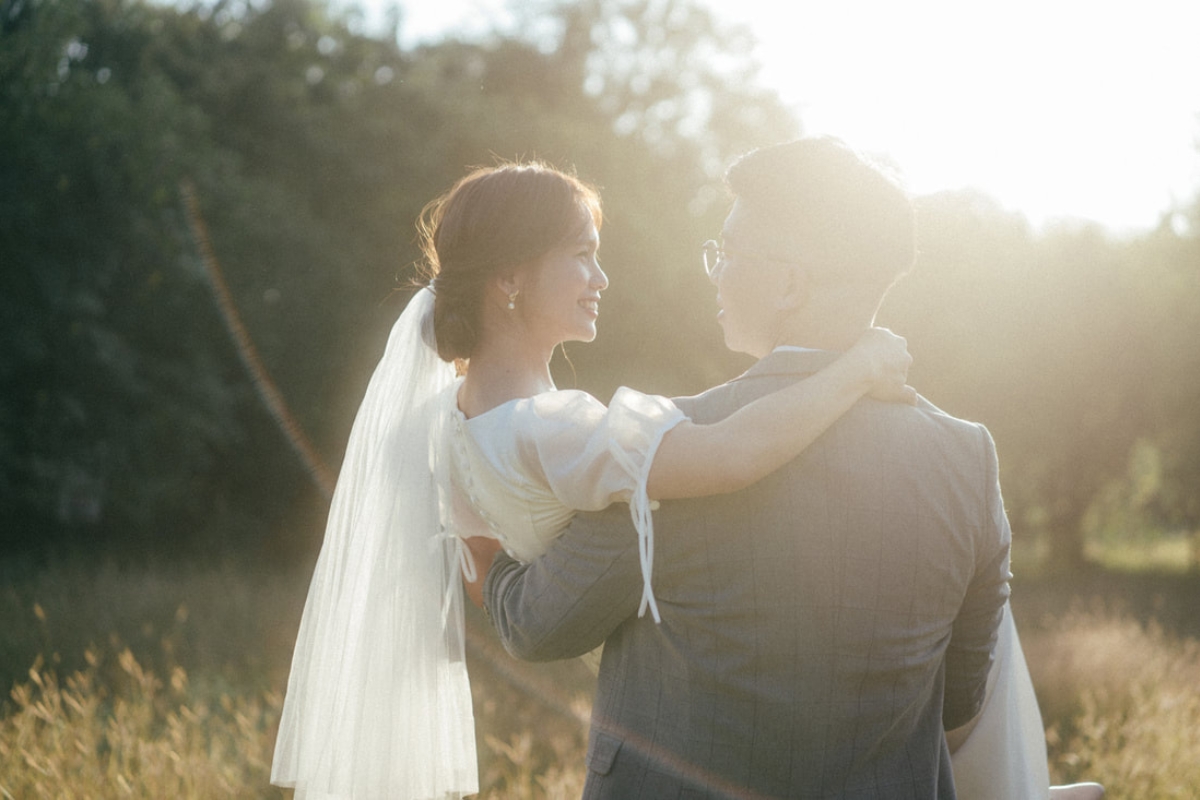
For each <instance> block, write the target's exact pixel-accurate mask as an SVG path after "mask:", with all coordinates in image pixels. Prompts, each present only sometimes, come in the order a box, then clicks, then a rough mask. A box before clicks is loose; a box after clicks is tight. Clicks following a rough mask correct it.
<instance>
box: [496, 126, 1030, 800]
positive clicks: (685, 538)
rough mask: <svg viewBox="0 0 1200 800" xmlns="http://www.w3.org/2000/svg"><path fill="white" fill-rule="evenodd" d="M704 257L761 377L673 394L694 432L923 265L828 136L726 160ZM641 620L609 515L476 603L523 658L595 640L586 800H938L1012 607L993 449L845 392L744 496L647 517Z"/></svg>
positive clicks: (816, 348) (977, 432) (801, 364)
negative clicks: (801, 443) (845, 409)
mask: <svg viewBox="0 0 1200 800" xmlns="http://www.w3.org/2000/svg"><path fill="white" fill-rule="evenodd" d="M727 182H728V185H729V188H730V189H731V190H732V193H733V195H734V197H735V201H734V204H733V207H732V210H731V212H730V214H729V216H728V218H727V219H726V220H725V225H724V229H723V230H722V234H721V236H722V242H721V244H720V245H719V246H718V245H715V244H710V246H709V247H708V248H706V265H707V268H708V269H709V273H710V277H711V279H712V282H713V283H714V285H715V286H716V288H717V300H718V304H719V306H720V308H721V312H720V314H719V315H718V319H719V321H720V324H721V326H722V328H723V329H724V334H725V342H726V344H727V345H728V346H729V347H730V348H732V349H733V350H737V351H741V352H745V353H749V354H750V355H753V356H755V357H757V358H759V359H760V360H759V362H758V363H757V364H756V365H755V366H754V367H752V368H751V369H750V370H749V371H748V372H746V373H745V374H744V375H742V376H741V377H739V378H737V379H735V380H733V381H730V382H729V383H727V384H724V385H722V386H718V387H716V388H714V389H711V390H709V391H707V392H705V393H704V394H701V395H699V396H697V397H692V398H686V399H681V400H679V401H677V402H678V404H679V406H680V408H682V409H683V410H684V412H685V413H687V414H688V415H689V416H690V417H691V418H692V419H693V420H694V421H695V422H697V423H709V422H713V421H715V420H718V419H721V418H722V417H725V416H727V415H728V414H730V413H732V412H733V411H734V410H735V409H737V408H739V407H740V406H742V405H744V404H745V403H747V402H749V401H750V400H752V399H754V398H756V397H758V396H761V395H763V394H764V393H767V392H771V391H774V390H777V389H779V388H781V387H783V386H786V385H788V384H789V383H791V382H793V381H797V380H803V379H804V378H805V377H806V376H808V375H810V374H812V373H813V372H815V371H816V370H818V369H820V368H821V367H822V366H824V365H825V364H827V363H829V362H830V361H831V360H832V359H833V358H834V357H835V355H836V353H837V352H839V351H842V350H845V349H847V348H848V347H849V346H850V345H851V344H852V343H853V342H854V341H855V340H856V339H857V338H858V336H859V335H860V334H861V333H862V332H863V330H865V329H866V328H867V327H868V326H870V325H871V324H872V321H873V319H874V317H875V314H876V311H877V310H878V308H879V306H880V304H881V302H882V300H883V297H884V295H885V293H886V292H887V290H888V288H889V287H890V286H891V285H892V284H893V283H894V282H895V281H896V279H897V278H898V277H899V276H901V275H902V274H903V273H904V272H906V271H907V269H908V268H909V266H910V265H911V262H912V260H913V255H914V244H913V212H912V207H911V204H910V201H909V199H908V197H907V195H906V194H905V193H904V191H903V190H902V189H900V188H899V187H898V186H897V185H896V184H895V183H894V182H893V181H892V180H891V179H890V178H889V177H888V176H887V175H886V174H885V173H884V172H882V171H881V170H879V169H877V168H876V167H874V166H873V165H871V164H870V163H868V162H867V161H866V160H864V159H862V158H861V157H860V156H859V155H857V154H856V153H855V152H854V151H852V150H851V149H849V148H848V147H846V146H845V145H843V144H842V143H841V142H840V141H838V140H836V139H832V138H824V137H810V138H804V139H800V140H797V141H794V142H791V143H788V144H784V145H779V146H775V147H768V148H764V149H761V150H757V151H755V152H752V153H750V154H749V155H747V156H745V157H744V158H742V159H741V160H740V161H738V162H737V163H735V164H734V165H733V166H732V167H731V168H730V170H729V172H728V175H727ZM654 528H655V553H654V592H655V596H656V598H657V602H658V607H659V610H660V612H661V615H662V623H661V624H655V623H654V621H653V620H652V619H650V618H649V616H647V617H644V618H639V617H638V616H637V614H636V611H637V608H638V602H639V598H640V595H641V589H642V578H641V572H640V569H639V561H638V553H637V547H636V544H635V541H636V539H635V536H634V533H633V529H632V526H631V524H630V521H629V512H628V509H627V508H626V507H625V506H624V505H619V506H613V507H610V508H609V509H608V510H606V511H603V512H599V513H592V514H579V515H578V516H577V517H576V519H575V521H574V523H573V524H572V525H571V527H570V528H569V529H568V530H567V531H566V533H564V534H563V536H562V537H561V538H560V539H559V540H558V542H556V544H555V545H554V546H553V547H551V549H550V550H549V552H547V553H546V554H545V555H544V556H543V557H542V558H540V559H538V560H537V561H534V562H532V563H530V564H528V565H521V564H520V563H518V562H516V561H514V560H512V559H510V558H508V557H507V556H505V555H504V554H503V553H501V554H499V555H498V556H496V558H495V560H494V562H493V563H492V567H491V569H490V571H489V572H488V574H487V577H486V580H485V581H484V584H483V600H484V605H485V608H486V609H487V611H488V613H489V615H490V616H491V618H492V620H493V622H494V624H495V626H496V629H497V631H498V632H499V634H500V637H501V638H502V640H503V641H504V644H505V646H506V647H507V648H508V650H509V651H510V652H512V653H513V654H514V655H516V656H518V657H521V658H525V659H530V660H550V659H560V658H569V657H573V656H577V655H580V654H583V653H586V652H588V651H589V650H592V649H593V648H595V647H596V646H598V645H600V644H601V643H603V644H604V655H603V660H602V662H601V666H600V674H599V679H598V680H599V683H598V687H597V694H596V698H595V702H594V705H593V711H592V727H591V735H590V741H589V744H588V752H587V766H588V776H587V786H586V789H585V792H584V797H585V798H619V799H620V800H626V799H628V798H681V799H682V798H689V799H698V798H727V797H738V798H742V797H804V798H809V797H812V798H817V797H820V798H834V797H837V798H952V797H954V784H953V777H952V775H951V773H950V760H949V754H948V750H947V745H946V739H945V736H944V733H943V731H944V730H949V729H953V728H956V727H958V726H961V725H963V724H964V723H967V722H968V721H970V720H971V719H972V718H973V717H974V716H975V714H976V713H977V711H978V710H979V706H980V702H981V699H982V696H983V691H984V686H985V682H986V678H987V673H988V668H989V664H990V661H991V657H992V649H993V647H994V642H995V640H996V632H997V627H998V625H999V622H1000V619H1001V613H1002V607H1003V605H1004V602H1005V599H1006V597H1007V596H1008V579H1009V571H1008V551H1009V539H1010V534H1009V527H1008V522H1007V520H1006V517H1005V513H1004V508H1003V505H1002V501H1001V497H1000V487H999V483H998V480H997V463H996V455H995V450H994V447H993V444H992V439H991V437H990V436H989V435H988V432H987V431H986V430H985V429H984V428H983V427H982V426H981V425H978V424H974V423H970V422H964V421H962V420H958V419H955V418H953V417H951V416H949V415H947V414H945V413H944V412H942V411H940V410H939V409H937V408H935V407H934V406H932V405H930V404H929V403H927V402H925V401H924V400H921V401H919V402H918V404H917V406H915V407H913V406H909V405H903V404H898V403H884V402H879V401H876V400H872V399H865V400H863V401H861V402H859V403H858V404H857V405H856V406H855V407H854V408H853V409H852V410H851V411H850V412H849V413H848V414H846V415H845V416H844V417H843V418H842V419H841V420H839V421H838V422H837V423H836V424H835V425H834V426H833V427H832V428H830V429H829V431H827V432H826V433H825V434H824V435H823V436H822V437H821V438H820V439H818V440H817V441H816V442H815V443H814V444H813V445H812V446H811V447H809V449H808V450H807V451H805V452H804V453H803V454H802V455H801V456H800V457H799V458H797V459H796V460H795V461H793V462H791V463H790V464H788V465H786V466H785V467H783V468H781V469H780V470H778V471H777V472H775V473H774V474H772V475H770V476H768V477H767V478H765V479H764V480H762V481H760V482H759V483H757V484H755V485H753V486H751V487H750V488H748V489H745V490H743V491H739V492H736V493H732V494H727V495H722V496H715V497H707V498H701V499H697V500H681V501H672V502H664V503H662V505H661V507H660V508H659V509H658V510H657V511H656V512H655V513H654Z"/></svg>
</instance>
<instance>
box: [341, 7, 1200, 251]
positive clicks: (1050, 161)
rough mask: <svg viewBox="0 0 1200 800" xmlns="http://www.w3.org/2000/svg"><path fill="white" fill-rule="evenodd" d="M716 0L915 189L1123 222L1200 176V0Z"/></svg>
mask: <svg viewBox="0 0 1200 800" xmlns="http://www.w3.org/2000/svg"><path fill="white" fill-rule="evenodd" d="M703 1H704V2H707V4H708V5H709V6H710V7H711V8H712V9H713V10H714V12H715V13H716V14H717V16H718V17H719V18H722V19H726V20H731V21H742V22H746V23H748V24H749V25H750V26H751V28H752V30H753V31H754V32H755V34H756V35H757V36H758V38H759V39H760V40H761V42H762V44H761V46H760V49H759V52H758V57H759V59H760V61H761V62H762V63H763V64H764V67H765V70H764V79H765V80H766V81H767V82H768V83H769V85H772V86H774V87H775V88H777V89H778V90H779V92H780V94H781V95H782V96H783V97H784V99H785V100H787V101H788V102H789V103H791V104H793V105H795V107H796V108H797V110H798V112H799V115H800V119H801V121H802V124H803V125H804V128H805V130H806V131H807V132H810V133H833V134H837V135H839V136H842V137H843V138H845V139H846V140H847V141H849V142H850V143H851V144H853V145H855V146H857V147H859V148H860V149H863V150H867V151H872V152H878V153H886V154H887V155H889V156H891V157H892V158H893V159H894V160H895V161H896V162H897V163H898V164H899V165H900V166H901V168H902V169H903V170H904V172H905V174H906V176H907V179H908V182H909V185H910V187H911V188H912V189H913V190H914V191H916V192H919V193H923V192H928V191H934V190H938V189H945V188H960V187H964V186H974V187H977V188H979V189H981V190H982V191H984V192H986V193H987V194H989V195H991V196H992V197H994V198H996V199H997V200H998V201H999V202H1000V203H1001V204H1002V205H1003V206H1004V207H1006V208H1010V209H1013V210H1017V211H1020V212H1022V213H1024V214H1025V215H1026V216H1028V217H1029V219H1030V220H1031V221H1032V222H1034V223H1035V224H1041V223H1042V222H1044V221H1046V220H1048V219H1055V218H1061V217H1068V218H1084V219H1092V220H1096V221H1099V222H1101V223H1103V224H1105V225H1108V226H1110V227H1112V228H1114V229H1116V230H1129V229H1134V230H1136V229H1143V228H1148V227H1151V226H1153V225H1154V224H1156V223H1157V221H1158V219H1159V216H1160V214H1161V213H1162V212H1163V211H1165V210H1167V209H1168V208H1170V207H1171V206H1172V204H1175V203H1186V202H1188V201H1189V200H1190V199H1191V198H1192V197H1194V196H1195V195H1196V194H1197V192H1200V155H1198V150H1197V143H1198V142H1200V46H1197V44H1196V42H1195V40H1196V36H1197V32H1198V31H1200V2H1198V0H1138V2H1136V3H1134V2H1117V1H1116V0H1107V2H1106V0H1005V2H995V0H992V1H991V2H986V3H985V2H982V0H907V2H896V0H839V2H806V1H803V0H798V1H797V2H784V1H782V0H703ZM384 2H385V0H360V3H361V5H362V6H363V7H364V8H366V9H368V13H371V9H373V8H376V7H378V5H382V4H383V3H384ZM400 5H401V7H402V8H403V9H404V15H405V16H404V26H403V29H402V36H403V38H404V41H405V42H406V43H410V44H411V43H412V42H414V41H418V40H428V39H432V38H436V37H438V36H439V35H442V34H444V33H452V34H465V35H469V34H470V33H471V32H472V31H478V30H480V29H482V28H485V27H486V26H488V25H489V24H491V23H493V22H496V23H500V24H503V23H504V21H505V17H504V15H503V11H502V9H503V7H504V3H503V0H400Z"/></svg>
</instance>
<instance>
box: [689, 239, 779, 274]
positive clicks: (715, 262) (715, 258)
mask: <svg viewBox="0 0 1200 800" xmlns="http://www.w3.org/2000/svg"><path fill="white" fill-rule="evenodd" d="M700 253H701V255H702V256H703V257H704V271H705V273H707V274H708V277H710V278H711V277H712V276H713V273H714V272H716V271H717V269H718V268H719V267H721V266H723V265H724V264H725V262H727V261H729V256H730V252H729V251H728V250H725V249H724V248H722V247H721V245H719V244H717V242H716V241H715V240H713V239H709V240H708V241H707V242H705V243H704V244H703V245H701V247H700ZM740 255H741V256H742V257H743V258H752V259H754V260H755V261H770V262H772V263H774V264H798V263H799V260H798V259H794V258H771V257H770V256H759V255H752V254H750V253H740Z"/></svg>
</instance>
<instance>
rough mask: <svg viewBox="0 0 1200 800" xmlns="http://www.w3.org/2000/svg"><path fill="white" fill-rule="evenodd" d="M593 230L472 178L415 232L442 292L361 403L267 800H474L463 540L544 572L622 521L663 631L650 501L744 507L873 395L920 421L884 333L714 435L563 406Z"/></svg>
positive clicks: (566, 188)
mask: <svg viewBox="0 0 1200 800" xmlns="http://www.w3.org/2000/svg"><path fill="white" fill-rule="evenodd" d="M600 223H601V211H600V200H599V197H598V195H597V194H596V192H595V191H594V190H593V189H592V188H591V187H589V186H587V185H586V184H584V183H583V182H581V181H580V180H578V179H577V178H575V177H574V176H571V175H568V174H565V173H563V172H561V171H558V170H555V169H552V168H549V167H547V166H544V165H541V164H509V165H503V166H499V167H496V168H489V169H481V170H478V171H476V172H474V173H472V174H470V175H468V176H466V177H465V178H463V179H462V180H460V181H459V182H458V183H457V184H456V185H455V187H454V188H453V189H451V190H450V191H449V192H448V193H447V194H445V195H443V196H442V197H441V198H439V199H438V200H436V201H434V202H433V203H431V204H430V205H429V206H428V207H427V209H426V212H425V213H424V214H423V215H422V222H421V226H420V227H421V233H422V236H423V250H424V252H425V256H426V259H427V261H428V266H429V267H430V269H431V271H432V272H433V273H434V274H435V275H436V277H435V278H434V280H433V282H432V284H431V285H430V286H429V287H428V288H424V289H421V290H420V291H418V292H417V294H416V295H415V296H414V297H413V298H412V300H411V301H410V302H409V305H408V307H407V308H406V309H405V311H404V313H403V314H402V315H401V316H400V319H399V320H398V321H397V323H396V325H395V326H394V328H393V330H392V333H391V335H390V337H389V341H388V346H387V349H386V351H385V354H384V356H383V359H382V360H381V362H380V364H379V366H378V367H377V368H376V371H375V374H374V375H373V376H372V379H371V382H370V384H369V385H368V388H367V392H366V395H365V397H364V400H363V402H362V405H361V407H360V409H359V412H358V415H357V417H356V419H355V422H354V426H353V429H352V431H351V434H350V440H349V443H348V446H347V450H346V455H345V459H344V461H343V465H342V469H341V474H340V476H339V478H338V485H337V489H336V491H335V493H334V497H333V502H332V505H331V508H330V513H329V520H328V523H327V528H326V533H325V541H324V544H323V546H322V549H321V554H320V556H319V558H318V561H317V564H316V567H315V570H314V574H313V578H312V583H311V586H310V589H309V595H308V600H307V602H306V604H305V608H304V614H303V618H302V621H301V624H300V631H299V634H298V637H297V641H296V647H295V652H294V655H293V661H292V670H291V674H290V676H289V680H288V687H287V695H286V699H285V703H284V709H283V717H282V720H281V722H280V731H279V735H278V738H277V741H276V749H275V756H274V763H273V766H272V775H271V780H272V783H275V784H277V785H281V786H291V787H294V788H295V789H296V797H297V798H308V799H309V800H316V799H317V798H321V799H322V800H324V799H325V798H355V800H363V799H365V798H378V799H380V800H382V798H458V797H462V796H464V795H469V794H473V793H476V792H477V791H478V776H477V767H476V754H475V734H474V722H473V715H472V709H471V695H470V690H469V684H468V680H467V674H466V669H465V665H464V660H463V617H462V605H461V604H462V581H461V580H459V570H460V568H461V569H462V571H463V572H464V573H465V574H466V576H467V577H468V578H473V577H474V564H473V562H472V560H471V558H470V555H469V551H467V550H466V549H465V547H464V545H463V543H462V542H463V539H464V538H466V537H475V536H489V537H493V538H496V539H499V540H500V541H501V542H502V544H503V546H504V547H505V549H507V550H508V552H509V553H511V554H512V555H514V556H515V557H518V558H522V559H531V558H534V557H536V556H537V555H538V554H540V553H541V552H543V551H544V550H545V549H546V547H547V546H548V545H549V543H550V541H551V540H552V539H553V538H554V536H555V535H556V534H557V533H559V532H561V530H562V529H563V528H564V527H565V525H566V524H567V522H568V521H569V520H570V518H571V516H572V514H573V512H574V510H589V509H600V508H603V507H605V506H607V505H609V504H611V503H613V502H626V503H628V504H629V507H630V511H631V514H632V517H633V520H634V523H635V527H636V529H637V535H638V540H639V547H640V552H641V557H642V571H643V579H644V589H643V597H642V609H641V613H645V612H646V611H649V613H650V614H651V615H652V616H654V618H655V619H657V614H658V611H657V608H656V605H655V602H654V595H653V591H652V568H653V557H654V540H653V527H652V519H651V508H652V498H653V499H667V498H680V497H694V496H700V495H705V494H714V493H721V492H727V491H733V490H735V489H738V488H741V487H744V486H746V485H748V484H750V483H753V482H754V481H756V480H758V479H759V478H761V477H763V476H765V475H766V474H768V473H769V472H771V471H772V470H774V469H775V468H776V467H778V466H780V465H782V464H783V463H785V462H787V461H788V460H790V459H791V458H793V457H795V456H796V455H797V454H798V453H799V452H800V451H801V450H803V449H804V447H806V446H807V445H808V444H809V443H810V442H812V441H813V440H814V439H815V438H817V437H818V436H819V435H820V434H821V433H822V432H823V431H824V430H825V429H826V428H827V427H828V426H829V425H830V424H832V423H833V422H834V421H835V420H836V419H837V418H838V417H839V416H841V414H843V413H844V412H845V411H847V410H848V409H849V408H850V407H851V406H852V405H853V404H854V403H855V402H857V401H858V400H859V399H860V398H861V397H863V396H864V395H866V394H873V395H874V396H876V397H879V398H882V399H888V400H896V401H901V402H913V400H914V399H915V394H914V393H913V391H912V389H911V388H909V387H907V386H905V384H904V380H905V375H906V373H907V369H908V365H909V363H911V358H910V357H909V355H908V352H907V350H906V347H905V343H904V340H903V339H902V338H900V337H897V336H894V335H892V334H890V333H889V332H887V331H884V330H882V329H871V330H868V331H867V332H866V333H865V334H864V335H863V337H862V339H861V340H860V342H859V343H858V344H856V345H855V346H854V347H853V348H851V349H850V350H849V351H847V352H846V353H845V354H844V355H843V356H842V357H841V358H839V359H838V360H837V361H836V362H834V363H833V364H831V365H830V366H829V367H827V368H826V369H825V370H823V371H822V372H820V373H818V374H817V375H815V376H814V377H813V378H812V379H810V380H807V381H803V382H801V383H798V384H796V386H794V387H791V388H788V389H786V390H783V391H780V392H778V393H776V394H774V395H769V396H767V397H765V398H763V399H761V400H759V401H757V402H755V403H753V404H751V405H749V406H747V407H746V408H745V409H743V411H742V412H739V413H738V414H735V415H733V416H732V417H730V418H729V419H727V420H726V421H723V422H721V423H719V424H715V425H707V426H701V425H693V424H691V423H690V422H689V421H688V420H686V419H685V418H684V416H683V414H682V413H681V412H680V411H679V410H678V409H677V408H675V407H674V405H673V404H672V403H671V402H670V401H669V400H667V399H665V398H662V397H655V396H648V395H643V394H639V393H637V392H634V391H633V390H630V389H626V388H622V389H620V390H619V391H618V392H617V393H616V394H615V395H614V397H613V399H612V401H611V402H610V404H609V405H608V407H605V406H604V405H603V404H601V403H600V402H599V401H598V400H596V399H595V398H593V397H591V396H589V395H587V394H585V393H583V392H579V391H556V389H555V386H554V383H553V381H552V379H551V377H550V372H549V367H548V362H549V359H550V355H551V353H552V351H553V349H554V348H555V347H556V346H557V345H558V344H559V343H561V342H563V341H571V340H573V341H591V340H592V339H593V338H594V337H595V335H596V320H597V317H598V311H599V305H598V303H599V299H600V293H601V292H602V291H603V290H604V289H605V288H606V287H607V285H608V279H607V277H606V276H605V274H604V272H603V271H602V270H601V269H600V266H599V263H598V261H597V249H598V247H599V236H598V231H599V228H600ZM468 359H470V364H471V369H470V371H469V372H466V373H465V377H463V375H461V374H460V373H461V372H463V371H465V367H466V362H467V360H468ZM530 364H535V365H537V366H536V368H533V369H529V368H522V367H528V365H530ZM456 365H457V367H456ZM781 421H782V422H783V423H784V424H780V423H781ZM497 442H502V443H503V445H502V446H496V443H497Z"/></svg>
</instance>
